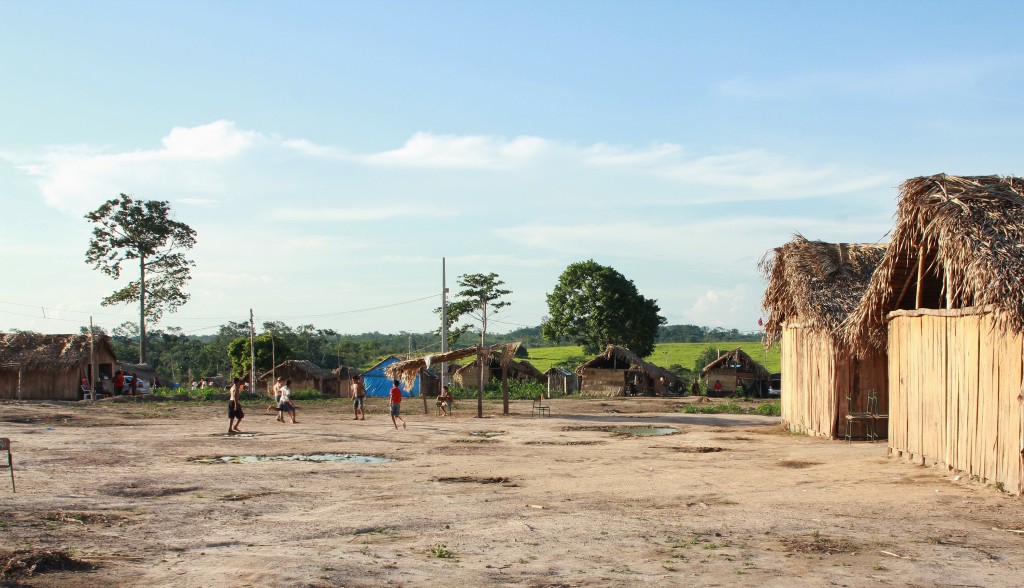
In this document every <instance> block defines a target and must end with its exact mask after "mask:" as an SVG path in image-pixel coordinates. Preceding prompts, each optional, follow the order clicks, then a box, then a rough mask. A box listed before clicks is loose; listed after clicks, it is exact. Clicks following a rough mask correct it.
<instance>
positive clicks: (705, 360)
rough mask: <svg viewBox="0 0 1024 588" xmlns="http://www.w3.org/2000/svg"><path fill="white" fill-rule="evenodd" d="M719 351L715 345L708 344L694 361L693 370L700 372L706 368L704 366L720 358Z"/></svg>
mask: <svg viewBox="0 0 1024 588" xmlns="http://www.w3.org/2000/svg"><path fill="white" fill-rule="evenodd" d="M718 356H719V351H718V349H716V348H715V347H712V346H710V345H709V346H707V347H705V348H704V351H702V352H701V354H700V355H699V356H698V357H697V359H695V360H694V361H693V371H695V372H697V373H698V374H699V373H700V372H701V370H703V369H704V366H706V365H708V364H709V363H711V362H713V361H715V360H716V359H718Z"/></svg>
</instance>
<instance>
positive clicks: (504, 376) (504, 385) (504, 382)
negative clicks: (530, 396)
mask: <svg viewBox="0 0 1024 588" xmlns="http://www.w3.org/2000/svg"><path fill="white" fill-rule="evenodd" d="M501 405H502V408H503V411H502V414H503V415H505V416H508V364H505V365H503V366H501Z"/></svg>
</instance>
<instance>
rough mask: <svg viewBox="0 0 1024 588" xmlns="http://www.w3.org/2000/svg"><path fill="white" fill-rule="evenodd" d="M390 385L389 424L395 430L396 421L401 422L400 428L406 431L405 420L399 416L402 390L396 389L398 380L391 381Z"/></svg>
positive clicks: (396, 426)
mask: <svg viewBox="0 0 1024 588" xmlns="http://www.w3.org/2000/svg"><path fill="white" fill-rule="evenodd" d="M391 384H392V386H391V422H392V423H393V424H394V425H395V428H396V429H397V428H398V421H402V428H403V429H406V428H408V427H406V426H405V419H403V418H402V417H401V416H400V415H399V413H400V412H401V409H402V389H401V388H399V387H398V380H391ZM395 419H398V421H396V420H395Z"/></svg>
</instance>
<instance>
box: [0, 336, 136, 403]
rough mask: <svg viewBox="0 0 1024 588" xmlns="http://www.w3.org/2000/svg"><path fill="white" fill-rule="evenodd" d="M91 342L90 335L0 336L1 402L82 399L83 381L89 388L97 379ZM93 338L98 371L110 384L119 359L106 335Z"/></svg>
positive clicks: (101, 377)
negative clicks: (91, 359)
mask: <svg viewBox="0 0 1024 588" xmlns="http://www.w3.org/2000/svg"><path fill="white" fill-rule="evenodd" d="M89 339H90V337H89V335H42V334H40V333H14V334H3V333H0V399H6V400H80V399H81V398H82V392H81V385H82V379H83V378H84V379H85V380H86V381H87V382H88V383H89V385H90V386H92V382H93V380H94V378H93V373H92V365H91V361H90V351H89V349H90V348H89ZM93 339H94V343H93V355H94V356H95V362H96V371H97V372H98V375H99V377H100V379H101V380H103V379H105V380H106V381H107V382H108V383H109V380H110V378H111V377H112V376H113V373H114V369H115V368H114V366H115V365H117V357H115V355H114V349H113V347H111V345H110V339H109V338H108V337H107V336H106V335H96V336H95V337H94V338H93ZM108 386H109V384H108Z"/></svg>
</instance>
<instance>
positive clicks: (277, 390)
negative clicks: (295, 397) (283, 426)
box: [274, 376, 284, 423]
mask: <svg viewBox="0 0 1024 588" xmlns="http://www.w3.org/2000/svg"><path fill="white" fill-rule="evenodd" d="M283 387H284V378H282V377H280V376H278V378H277V380H276V381H275V382H274V408H276V409H277V420H278V422H281V423H283V422H284V411H282V410H281V388H283Z"/></svg>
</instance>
